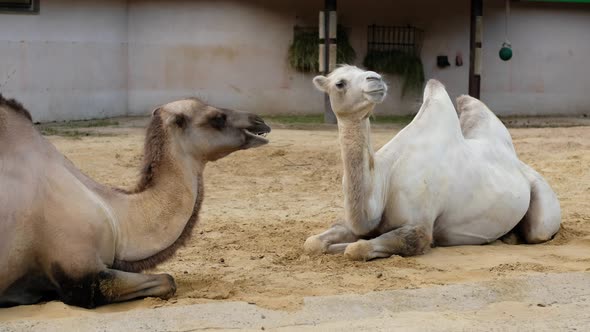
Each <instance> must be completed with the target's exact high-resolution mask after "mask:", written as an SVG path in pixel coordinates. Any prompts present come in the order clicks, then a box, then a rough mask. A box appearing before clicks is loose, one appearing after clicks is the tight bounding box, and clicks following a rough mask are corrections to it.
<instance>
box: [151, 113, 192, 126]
mask: <svg viewBox="0 0 590 332" xmlns="http://www.w3.org/2000/svg"><path fill="white" fill-rule="evenodd" d="M162 112H163V113H164V116H163V119H164V123H165V124H166V126H171V127H178V128H180V129H185V128H186V127H187V126H188V123H189V118H188V115H186V114H184V113H172V112H167V111H165V110H164V111H163V110H161V109H159V108H158V109H156V110H155V111H154V113H153V115H154V116H155V115H159V114H160V113H162Z"/></svg>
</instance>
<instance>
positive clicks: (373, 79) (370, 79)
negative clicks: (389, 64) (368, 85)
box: [367, 76, 381, 81]
mask: <svg viewBox="0 0 590 332" xmlns="http://www.w3.org/2000/svg"><path fill="white" fill-rule="evenodd" d="M380 80H381V77H378V76H369V77H367V81H380Z"/></svg>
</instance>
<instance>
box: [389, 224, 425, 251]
mask: <svg viewBox="0 0 590 332" xmlns="http://www.w3.org/2000/svg"><path fill="white" fill-rule="evenodd" d="M401 237H402V241H401V242H402V245H401V246H400V249H399V252H398V253H396V254H397V255H400V256H416V255H422V254H423V253H424V252H426V250H428V249H429V248H430V245H431V244H432V232H431V231H430V230H428V229H427V228H426V227H415V228H411V229H409V230H407V231H404V232H402V234H401Z"/></svg>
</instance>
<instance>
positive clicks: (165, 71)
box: [0, 0, 590, 121]
mask: <svg viewBox="0 0 590 332" xmlns="http://www.w3.org/2000/svg"><path fill="white" fill-rule="evenodd" d="M469 3H470V2H469V0H455V1H444V2H443V1H437V0H415V1H403V2H402V1H395V2H394V1H387V2H386V1H381V0H365V1H362V2H359V1H353V0H339V1H338V16H339V23H341V24H342V25H344V26H346V27H347V28H349V29H350V41H351V44H352V45H353V47H354V48H355V50H356V52H357V60H356V62H355V64H356V65H360V64H361V63H362V61H363V58H364V56H365V53H366V47H367V45H366V34H367V26H368V25H370V24H380V25H406V24H411V25H414V26H417V27H420V28H422V29H424V31H425V40H424V45H423V49H422V59H423V63H424V69H425V73H426V77H427V78H438V79H440V80H441V81H442V82H444V83H445V85H446V86H447V89H448V90H449V92H450V94H451V96H452V97H453V98H454V97H456V96H458V95H460V94H463V93H466V92H467V90H468V71H469ZM484 3H485V8H484V58H483V80H482V99H483V100H484V101H485V102H487V103H488V104H489V106H490V107H491V108H492V109H493V110H494V111H496V112H498V113H500V114H515V113H517V114H581V113H586V112H588V110H589V109H590V94H589V93H586V90H587V87H588V86H590V75H588V74H590V73H589V70H588V69H587V68H590V42H589V39H588V36H587V31H590V6H588V5H586V6H584V5H578V6H574V5H566V4H540V3H534V4H523V3H513V9H512V17H511V25H510V28H511V29H510V40H511V41H512V43H513V46H514V58H513V59H512V60H511V61H509V62H502V61H501V60H500V59H499V58H498V56H497V52H498V50H499V48H500V45H501V43H502V41H503V40H504V13H503V10H504V8H503V5H504V0H486V1H484ZM322 6H323V1H321V0H284V1H273V0H216V1H211V0H193V1H189V0H169V1H162V0H145V1H142V0H106V1H100V2H94V1H88V0H87V1H73V0H51V1H49V0H47V1H42V2H41V13H40V14H39V15H10V14H0V59H1V61H0V85H1V86H0V92H2V93H3V94H4V95H6V96H15V97H17V98H18V99H20V100H22V101H23V102H24V103H25V105H26V106H27V107H28V108H29V109H30V110H31V112H32V113H33V116H34V117H35V119H36V120H38V121H48V120H64V119H84V118H98V117H107V116H114V115H123V114H148V112H150V111H151V110H152V109H153V108H154V107H156V106H158V105H160V104H162V103H165V102H168V101H171V100H174V99H178V98H182V97H186V96H198V97H201V98H202V99H204V100H206V101H208V102H209V103H211V104H213V105H217V106H221V107H228V108H236V109H242V110H247V111H252V112H257V113H262V114H271V113H275V114H278V113H281V114H285V113H291V114H296V113H299V114H302V113H321V112H322V111H323V95H322V94H321V93H320V92H318V91H316V90H315V89H314V87H313V85H312V83H311V79H312V78H313V75H310V74H301V73H298V72H296V71H294V70H292V69H291V68H289V65H288V63H287V51H288V47H289V45H290V43H291V41H292V38H293V26H294V25H296V24H297V25H300V26H317V20H318V11H319V10H321V7H322ZM457 54H461V55H462V56H463V61H464V65H463V66H461V67H458V66H455V63H454V59H455V56H456V55H457ZM437 55H447V56H449V60H450V62H451V64H452V65H451V66H450V67H447V68H444V69H440V68H437V67H436V56H437ZM9 77H10V78H9ZM386 79H387V80H388V82H389V84H390V87H391V89H390V91H391V93H390V96H389V97H388V98H387V99H386V102H385V103H384V104H382V105H380V106H379V107H378V109H377V112H378V113H380V114H404V113H412V112H415V111H416V110H417V108H418V106H419V103H420V99H421V93H414V94H412V93H410V94H408V95H406V96H405V97H403V98H402V97H401V95H400V94H401V82H400V81H399V79H398V78H397V77H395V76H387V77H386ZM5 81H6V82H5Z"/></svg>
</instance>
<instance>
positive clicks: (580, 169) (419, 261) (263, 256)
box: [0, 126, 590, 327]
mask: <svg viewBox="0 0 590 332" xmlns="http://www.w3.org/2000/svg"><path fill="white" fill-rule="evenodd" d="M397 130H398V128H394V127H391V126H389V127H387V126H385V127H383V126H382V127H379V128H376V129H374V130H373V132H374V142H375V146H376V147H379V146H381V145H382V144H384V143H385V142H387V141H388V140H389V139H390V138H391V137H393V135H394V134H395V133H396V132H397ZM510 131H511V134H512V135H513V138H514V143H515V146H516V150H517V152H518V154H519V156H520V158H521V159H522V160H524V161H525V162H527V163H529V165H531V166H532V167H534V168H535V169H536V170H537V171H539V172H540V173H541V174H542V175H543V176H545V178H546V179H547V180H548V181H549V183H550V184H551V185H552V187H553V188H554V190H555V191H556V192H557V194H558V196H559V199H560V201H561V206H562V215H563V227H562V229H561V230H560V232H559V233H558V235H557V236H556V237H555V239H554V240H552V241H550V242H549V243H546V244H541V245H507V244H504V243H500V242H496V243H493V244H491V245H486V246H462V247H451V248H434V249H432V250H430V251H429V252H428V253H427V254H425V255H423V256H419V257H411V258H401V257H391V258H388V259H381V260H375V261H371V262H351V261H348V260H346V259H344V258H343V257H341V256H322V257H308V256H307V255H305V254H303V253H302V244H303V242H304V240H305V239H306V238H307V237H308V236H310V235H312V234H315V233H318V232H320V231H322V230H324V229H325V228H327V227H328V226H329V225H330V224H331V223H332V222H334V221H335V220H337V219H338V218H339V217H340V215H341V213H342V193H341V185H340V183H341V180H340V179H341V175H342V170H341V164H340V153H339V148H338V142H337V134H336V131H335V130H333V129H325V128H322V129H315V130H292V129H276V130H274V131H273V132H272V133H271V134H270V136H269V138H270V139H271V144H269V145H268V146H266V147H263V148H260V149H255V150H250V151H243V152H238V153H236V154H234V155H231V156H229V157H227V158H225V159H223V160H220V161H218V162H215V163H211V164H210V165H209V166H208V169H207V170H206V173H205V201H204V204H203V209H202V211H201V215H200V224H199V225H198V227H197V228H196V230H195V233H194V236H193V238H192V240H191V241H190V242H189V243H188V245H187V246H186V247H185V248H182V249H181V250H180V251H179V252H178V254H177V256H176V257H175V258H174V259H172V260H171V261H169V262H167V263H165V264H162V265H161V266H160V267H158V268H157V269H156V272H167V273H170V274H172V275H173V276H174V277H175V279H176V281H177V284H178V291H177V295H176V297H174V298H173V299H171V300H169V301H161V300H157V299H144V300H139V301H134V302H129V303H124V304H118V305H111V306H106V307H103V308H99V309H97V310H95V311H93V313H104V314H106V313H114V312H121V311H127V310H130V309H145V308H160V307H164V308H168V307H179V308H180V307H184V306H186V305H193V304H203V303H212V302H213V304H210V305H218V304H219V303H220V302H223V303H225V302H226V301H245V302H247V303H249V304H256V305H257V307H259V308H262V309H264V310H266V309H272V310H275V311H273V312H276V310H278V312H297V311H300V310H303V309H304V307H303V303H304V298H305V297H317V296H332V295H343V294H366V293H372V292H378V293H379V292H382V291H392V290H403V289H422V288H430V289H434V288H436V287H434V286H440V285H459V287H460V285H467V284H469V283H478V282H484V283H485V282H488V283H489V282H504V283H505V284H507V285H510V284H511V283H510V282H506V281H507V280H512V279H514V278H524V280H528V278H535V277H538V276H542V275H545V274H548V275H553V274H554V273H558V275H559V273H566V272H582V275H585V276H587V275H588V272H587V271H590V169H589V166H590V127H570V128H542V129H541V128H536V129H535V128H519V129H511V130H510ZM105 132H110V133H111V134H112V135H113V136H99V137H96V136H89V137H83V138H81V139H72V138H63V137H57V136H51V137H50V139H51V141H52V142H53V143H54V144H55V145H56V146H57V147H58V148H59V150H61V151H62V152H63V153H64V154H65V155H67V156H68V158H70V159H71V160H72V161H73V162H74V163H76V164H77V165H78V166H79V167H80V168H81V169H82V170H83V171H84V172H86V173H87V174H89V175H90V176H92V177H93V178H95V179H96V180H98V181H100V182H104V183H107V184H110V185H115V186H121V187H130V186H132V185H133V184H134V182H135V179H136V177H137V169H138V165H139V162H140V160H141V148H142V142H143V130H141V129H137V128H129V129H118V128H117V129H113V130H110V131H109V130H105ZM565 275H569V274H564V276H565ZM557 279H559V278H557ZM584 280H586V283H587V279H584ZM447 287H450V286H447ZM453 287H457V286H453ZM465 287H467V286H465ZM497 291H498V292H500V293H502V292H505V293H506V294H505V295H510V294H513V293H514V292H515V291H517V290H515V287H500V288H498V290H497ZM585 291H590V289H589V287H586V288H585ZM513 300H514V301H517V300H518V299H513ZM546 300H547V301H550V299H546ZM262 309H261V310H262ZM443 309H444V308H441V310H443ZM496 309H497V310H501V309H502V308H501V307H500V308H496ZM306 310H307V309H306ZM490 310H491V309H490ZM564 310H565V309H564ZM87 313H88V311H86V310H82V309H78V308H71V307H67V306H64V305H63V304H61V303H60V304H56V303H55V302H54V303H48V304H41V305H35V306H21V307H17V308H9V309H0V327H1V326H2V322H4V323H8V322H9V321H11V322H12V323H15V322H27V321H30V322H32V321H37V320H44V319H58V318H64V317H78V316H79V317H83V316H84V315H85V314H87ZM498 317H501V315H499V316H498Z"/></svg>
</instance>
